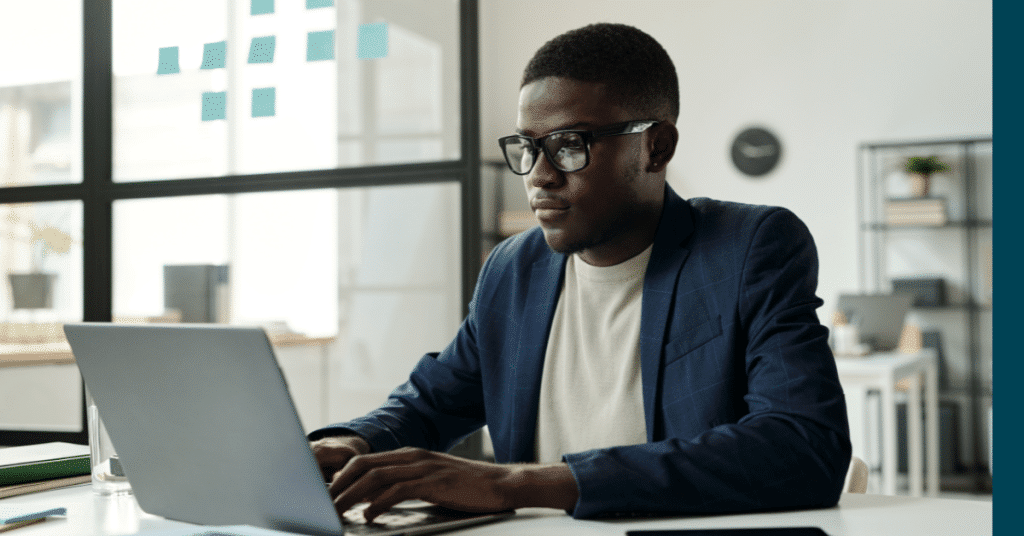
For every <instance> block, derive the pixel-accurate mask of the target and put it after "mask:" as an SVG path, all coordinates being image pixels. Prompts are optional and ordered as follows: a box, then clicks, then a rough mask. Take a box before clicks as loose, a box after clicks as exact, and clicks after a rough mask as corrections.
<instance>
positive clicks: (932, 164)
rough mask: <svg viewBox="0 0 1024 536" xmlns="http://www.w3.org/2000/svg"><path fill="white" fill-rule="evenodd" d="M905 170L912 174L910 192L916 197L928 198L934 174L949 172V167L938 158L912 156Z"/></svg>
mask: <svg viewBox="0 0 1024 536" xmlns="http://www.w3.org/2000/svg"><path fill="white" fill-rule="evenodd" d="M903 169H904V170H905V171H906V172H907V173H909V174H910V191H911V193H912V194H913V195H914V197H928V190H929V189H930V188H931V178H932V174H933V173H941V172H943V171H949V165H948V164H946V163H945V162H943V161H941V160H939V158H938V157H937V156H911V157H910V158H908V159H907V163H906V164H905V165H904V167H903Z"/></svg>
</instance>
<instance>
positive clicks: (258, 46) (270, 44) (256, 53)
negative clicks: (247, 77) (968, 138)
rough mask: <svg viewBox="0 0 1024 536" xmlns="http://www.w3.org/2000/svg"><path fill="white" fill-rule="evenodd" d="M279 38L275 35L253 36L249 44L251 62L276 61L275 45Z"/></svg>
mask: <svg viewBox="0 0 1024 536" xmlns="http://www.w3.org/2000/svg"><path fill="white" fill-rule="evenodd" d="M276 44H277V38H276V37H274V36H273V35H267V36H264V37H253V38H252V42H251V43H250V44H249V63H274V47H275V46H276Z"/></svg>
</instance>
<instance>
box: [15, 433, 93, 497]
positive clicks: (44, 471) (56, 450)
mask: <svg viewBox="0 0 1024 536" xmlns="http://www.w3.org/2000/svg"><path fill="white" fill-rule="evenodd" d="M91 471H92V467H91V464H90V463H89V446H88V445H74V444H71V443H44V444H42V445H26V446H23V447H9V448H3V449H0V499H2V498H4V497H13V496H15V495H23V494H25V493H32V492H35V491H43V490H47V489H55V488H63V487H67V486H73V485H76V484H85V483H87V482H89V481H90V480H91V479H92V476H91Z"/></svg>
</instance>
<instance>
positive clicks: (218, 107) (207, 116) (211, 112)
mask: <svg viewBox="0 0 1024 536" xmlns="http://www.w3.org/2000/svg"><path fill="white" fill-rule="evenodd" d="M227 108H228V92H227V91H204V92H203V121H214V120H217V119H224V118H225V117H226V113H227Z"/></svg>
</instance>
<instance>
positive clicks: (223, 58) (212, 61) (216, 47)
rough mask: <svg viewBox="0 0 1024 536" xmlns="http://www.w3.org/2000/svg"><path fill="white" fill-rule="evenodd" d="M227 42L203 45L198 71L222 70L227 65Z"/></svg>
mask: <svg viewBox="0 0 1024 536" xmlns="http://www.w3.org/2000/svg"><path fill="white" fill-rule="evenodd" d="M227 58H228V42H227V41H217V42H216V43H206V44H205V45H203V64H202V65H201V66H200V67H199V68H200V69H223V68H224V67H225V66H226V65H227Z"/></svg>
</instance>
